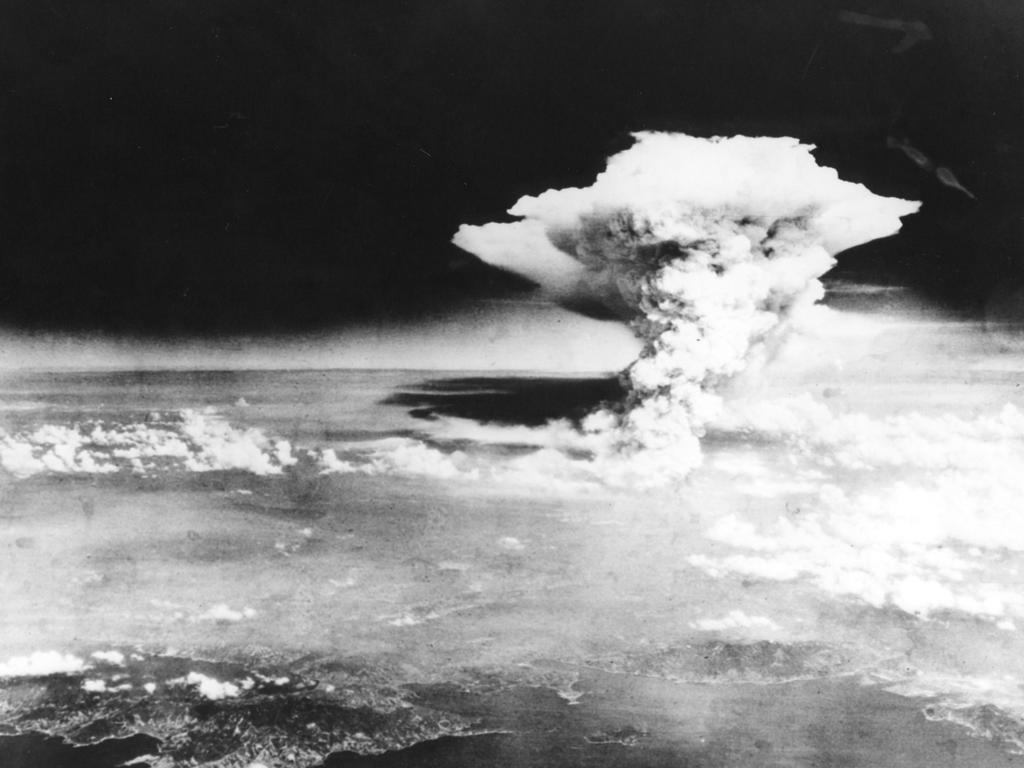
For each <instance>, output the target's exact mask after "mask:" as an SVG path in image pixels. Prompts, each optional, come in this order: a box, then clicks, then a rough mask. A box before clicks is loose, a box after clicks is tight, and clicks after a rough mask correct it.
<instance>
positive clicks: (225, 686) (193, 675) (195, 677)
mask: <svg viewBox="0 0 1024 768" xmlns="http://www.w3.org/2000/svg"><path fill="white" fill-rule="evenodd" d="M184 683H185V684H186V685H193V686H196V687H197V688H198V690H199V694H200V695H201V696H203V697H204V698H207V699H210V700H211V701H218V700H220V699H233V698H237V697H238V696H239V695H241V693H242V691H241V689H240V688H239V687H238V686H237V685H235V684H234V683H228V682H222V681H220V680H217V679H216V678H213V677H208V676H206V675H203V674H200V673H199V672H189V673H188V676H187V677H186V678H185V679H184Z"/></svg>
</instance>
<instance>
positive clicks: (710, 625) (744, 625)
mask: <svg viewBox="0 0 1024 768" xmlns="http://www.w3.org/2000/svg"><path fill="white" fill-rule="evenodd" d="M690 626H691V627H693V628H694V629H699V630H701V631H702V632H725V631H730V630H737V629H744V630H745V629H754V630H757V629H762V630H763V629H767V630H777V629H779V625H778V624H776V623H775V622H774V621H772V620H771V619H769V618H766V617H764V616H748V615H747V614H746V613H744V612H743V611H741V610H739V609H736V610H732V611H729V613H728V614H726V615H725V616H723V617H722V618H720V619H697V620H696V621H694V622H692V623H691V624H690Z"/></svg>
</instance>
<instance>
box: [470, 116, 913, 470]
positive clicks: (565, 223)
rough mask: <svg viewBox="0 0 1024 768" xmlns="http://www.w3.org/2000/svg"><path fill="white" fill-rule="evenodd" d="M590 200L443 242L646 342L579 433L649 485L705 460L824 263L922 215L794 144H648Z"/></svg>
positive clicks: (547, 201)
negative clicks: (624, 323) (708, 429)
mask: <svg viewBox="0 0 1024 768" xmlns="http://www.w3.org/2000/svg"><path fill="white" fill-rule="evenodd" d="M634 138H635V139H636V143H635V144H634V145H633V146H632V147H630V148H629V149H627V150H625V151H623V152H621V153H619V154H616V155H614V156H612V157H611V158H609V160H608V165H607V168H606V170H605V171H604V172H603V173H601V174H599V175H598V177H597V179H596V180H595V182H594V184H592V185H591V186H589V187H586V188H582V189H579V188H569V189H560V190H549V191H547V192H544V193H543V194H540V195H538V196H536V197H532V196H527V197H523V198H521V199H520V200H519V201H518V202H517V203H516V204H515V205H514V206H513V207H512V208H511V209H509V211H508V212H509V213H510V214H511V215H513V216H516V217H519V220H518V221H515V222H509V223H491V224H484V225H482V226H471V225H463V226H462V227H460V228H459V231H458V233H457V234H456V235H455V238H454V242H455V244H456V245H458V246H459V247H461V248H463V249H464V250H466V251H468V252H470V253H472V254H474V255H476V256H477V257H479V258H480V259H482V260H483V261H485V262H487V263H489V264H492V265H494V266H497V267H501V268H503V269H507V270H510V271H513V272H517V273H519V274H522V275H524V276H525V277H527V278H530V279H532V280H534V281H536V282H538V283H539V284H540V285H541V287H542V289H543V290H544V291H545V292H546V293H547V294H548V295H550V296H551V297H552V298H553V299H555V300H558V301H562V302H565V303H570V304H571V303H572V302H574V301H589V302H593V301H599V302H601V303H602V304H604V305H605V306H606V307H608V308H610V309H612V310H615V311H618V312H619V313H620V314H622V315H623V316H625V317H626V318H627V319H628V320H629V322H630V323H631V325H632V328H633V330H634V331H635V333H636V334H637V336H638V337H639V338H640V340H641V341H642V342H643V350H642V352H641V354H640V356H639V358H638V359H637V360H636V361H635V362H634V363H633V364H632V365H631V366H630V367H629V368H627V369H626V371H624V372H623V374H622V376H623V379H624V382H625V384H626V385H627V391H628V394H627V396H626V399H625V401H624V402H623V403H619V404H616V405H614V406H608V407H606V408H604V409H602V410H599V411H597V412H596V413H593V414H591V415H590V416H589V417H588V418H587V419H586V420H585V421H584V424H583V428H584V432H586V433H588V434H589V435H592V436H595V437H600V440H601V447H602V448H603V449H606V450H607V451H608V453H609V454H614V455H616V456H619V457H641V456H642V459H643V461H642V463H643V464H644V466H645V468H646V470H647V472H648V473H654V474H661V473H663V472H666V471H667V472H669V473H672V474H677V473H681V472H682V473H685V472H686V471H688V470H690V469H692V468H693V467H695V466H697V465H698V464H699V463H700V455H701V454H700V443H699V439H700V436H701V435H702V434H703V431H704V429H705V426H706V425H707V424H708V423H709V422H710V421H711V420H712V419H714V418H715V416H716V414H717V413H718V411H719V409H720V407H721V399H720V397H719V395H718V394H717V393H718V392H719V391H720V389H721V387H722V385H723V384H725V383H726V382H728V381H729V380H730V379H732V378H733V377H735V376H736V375H737V374H738V373H740V372H741V371H743V370H744V368H745V367H747V366H748V365H749V363H750V362H751V360H753V359H755V358H756V357H757V356H758V355H760V354H762V353H763V352H764V351H765V350H766V349H768V348H769V347H770V345H772V344H773V343H775V342H777V340H778V339H779V338H780V336H781V335H782V334H783V333H784V331H785V329H786V327H787V321H789V320H790V319H791V318H793V317H794V316H795V314H796V313H798V312H799V311H801V310H802V309H803V308H806V307H808V306H810V305H812V304H814V303H815V302H816V301H818V300H819V299H820V298H821V297H822V296H823V294H824V290H823V287H822V285H821V283H820V282H819V280H818V278H819V277H821V275H823V274H824V273H825V272H826V271H828V269H830V268H831V267H832V265H833V264H834V263H835V261H834V258H833V255H834V254H836V253H838V252H839V251H842V250H844V249H846V248H850V247H852V246H854V245H859V244H861V243H865V242H867V241H869V240H873V239H875V238H879V237H886V236H889V235H892V234H895V233H896V232H897V231H899V228H900V223H901V222H900V217H901V216H905V215H908V214H911V213H914V212H915V211H916V210H917V209H918V207H919V204H918V203H916V202H911V201H907V200H901V199H897V198H885V197H879V196H877V195H874V194H872V193H871V192H870V191H869V190H868V189H867V188H865V187H864V186H862V185H860V184H852V183H849V182H845V181H842V180H840V179H839V176H838V174H837V173H836V172H835V171H834V170H833V169H831V168H823V167H820V166H819V165H818V164H817V163H816V162H815V160H814V158H813V156H812V155H811V150H812V149H813V146H809V145H804V144H801V143H799V142H798V141H797V140H795V139H791V138H766V137H760V138H750V137H745V136H735V137H731V138H712V139H702V138H695V137H692V136H686V135H683V134H671V133H653V132H643V133H636V134H634Z"/></svg>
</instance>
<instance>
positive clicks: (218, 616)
mask: <svg viewBox="0 0 1024 768" xmlns="http://www.w3.org/2000/svg"><path fill="white" fill-rule="evenodd" d="M256 615H257V613H256V611H255V610H254V609H253V608H248V607H246V608H243V609H242V610H240V611H236V610H235V609H233V608H231V607H230V606H228V605H225V604H224V603H219V604H218V605H214V606H212V607H211V608H209V609H208V610H206V611H204V612H203V613H201V614H199V615H198V616H197V617H196V619H197V620H198V621H229V622H236V621H242V619H252V618H255V617H256Z"/></svg>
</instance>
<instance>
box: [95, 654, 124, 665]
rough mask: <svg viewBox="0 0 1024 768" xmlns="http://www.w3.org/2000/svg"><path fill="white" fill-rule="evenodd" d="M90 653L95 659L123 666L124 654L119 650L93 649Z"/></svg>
mask: <svg viewBox="0 0 1024 768" xmlns="http://www.w3.org/2000/svg"><path fill="white" fill-rule="evenodd" d="M90 655H91V656H92V658H94V659H96V661H103V662H106V663H107V664H113V665H114V666H117V667H123V666H124V654H123V653H121V652H120V651H93V652H92V654H90Z"/></svg>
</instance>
